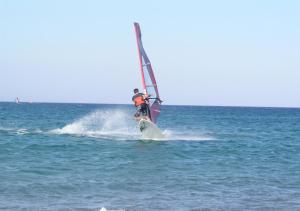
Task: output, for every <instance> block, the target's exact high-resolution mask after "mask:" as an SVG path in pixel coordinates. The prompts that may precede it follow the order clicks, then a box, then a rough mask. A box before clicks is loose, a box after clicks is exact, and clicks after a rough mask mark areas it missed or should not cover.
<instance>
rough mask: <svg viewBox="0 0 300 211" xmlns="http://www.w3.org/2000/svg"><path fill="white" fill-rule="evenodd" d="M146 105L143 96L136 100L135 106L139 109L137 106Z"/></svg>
mask: <svg viewBox="0 0 300 211" xmlns="http://www.w3.org/2000/svg"><path fill="white" fill-rule="evenodd" d="M144 103H146V101H145V99H144V97H143V96H142V95H139V96H137V97H135V98H134V105H135V106H136V107H137V106H140V105H142V104H144Z"/></svg>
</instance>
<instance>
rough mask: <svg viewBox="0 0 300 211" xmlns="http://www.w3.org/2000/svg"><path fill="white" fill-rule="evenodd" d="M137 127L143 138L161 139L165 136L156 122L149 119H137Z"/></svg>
mask: <svg viewBox="0 0 300 211" xmlns="http://www.w3.org/2000/svg"><path fill="white" fill-rule="evenodd" d="M139 128H140V131H141V133H142V137H143V138H145V139H162V138H164V137H165V135H164V134H163V133H162V132H161V130H160V129H159V128H158V127H157V126H156V124H154V123H153V122H151V121H150V120H146V119H141V120H140V121H139Z"/></svg>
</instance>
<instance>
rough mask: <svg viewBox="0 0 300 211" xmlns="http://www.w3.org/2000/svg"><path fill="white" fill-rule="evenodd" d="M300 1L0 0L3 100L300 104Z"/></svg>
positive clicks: (281, 105) (0, 94)
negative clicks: (143, 95)
mask: <svg viewBox="0 0 300 211" xmlns="http://www.w3.org/2000/svg"><path fill="white" fill-rule="evenodd" d="M299 11H300V1H296V0H295V1H291V0H287V1H279V0H245V1H240V0H236V1H234V0H228V1H222V0H220V1H217V0H212V1H201V0H199V1H198V0H195V1H191V0H186V1H181V0H180V1H176V0H164V1H161V0H152V1H143V0H140V1H136V0H126V1H121V0H120V1H116V0H111V1H100V0H94V1H93V0H86V1H83V0H81V1H76V0H63V1H62V0H44V1H40V0H35V1H34V0H27V1H18V0H0V101H13V100H14V99H15V98H16V97H19V98H20V100H21V101H30V102H80V103H122V104H130V103H131V97H132V91H133V89H134V88H135V87H139V88H141V86H142V84H141V76H140V70H139V60H138V54H137V48H136V38H135V34H134V27H133V22H139V23H140V26H141V30H142V39H143V44H144V48H145V50H146V52H147V54H148V57H149V58H150V60H151V62H152V67H153V69H154V72H155V76H156V81H157V84H158V88H159V90H160V96H161V98H162V100H163V101H164V103H165V104H170V105H216V106H267V107H273V106H274V107H300V82H299V81H300V59H299V55H300V27H299V24H300V13H299Z"/></svg>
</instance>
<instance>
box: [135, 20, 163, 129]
mask: <svg viewBox="0 0 300 211" xmlns="http://www.w3.org/2000/svg"><path fill="white" fill-rule="evenodd" d="M134 28H135V34H136V41H137V47H138V54H139V60H140V69H141V74H142V84H143V88H144V91H145V94H148V95H149V110H150V116H149V117H150V119H151V121H152V122H154V123H156V119H157V117H158V115H159V114H160V104H161V100H160V98H159V93H158V88H157V84H156V80H155V77H154V72H153V69H152V66H151V62H150V60H149V58H148V56H147V54H146V52H145V50H144V47H143V44H142V34H141V29H140V25H139V24H138V23H134Z"/></svg>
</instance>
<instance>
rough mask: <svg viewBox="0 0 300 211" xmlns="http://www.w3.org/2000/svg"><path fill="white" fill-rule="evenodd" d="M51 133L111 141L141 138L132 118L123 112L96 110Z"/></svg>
mask: <svg viewBox="0 0 300 211" xmlns="http://www.w3.org/2000/svg"><path fill="white" fill-rule="evenodd" d="M51 132H52V133H55V134H71V135H79V136H90V137H99V138H109V139H115V138H117V139H137V138H139V133H138V130H137V127H136V124H135V122H134V120H133V118H132V116H131V115H130V114H128V112H125V111H123V110H96V111H94V112H92V113H90V114H88V115H86V116H84V117H82V118H80V119H78V120H76V121H74V122H73V123H71V124H68V125H66V126H64V127H63V128H58V129H55V130H52V131H51Z"/></svg>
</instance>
